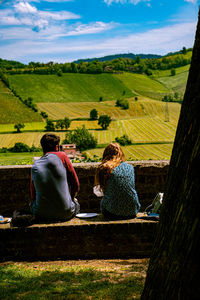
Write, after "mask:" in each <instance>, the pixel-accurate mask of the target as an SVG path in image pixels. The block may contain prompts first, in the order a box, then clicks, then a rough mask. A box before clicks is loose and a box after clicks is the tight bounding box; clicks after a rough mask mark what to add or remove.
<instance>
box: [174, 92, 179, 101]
mask: <svg viewBox="0 0 200 300" xmlns="http://www.w3.org/2000/svg"><path fill="white" fill-rule="evenodd" d="M174 98H175V100H179V99H180V95H179V93H178V92H175V93H174Z"/></svg>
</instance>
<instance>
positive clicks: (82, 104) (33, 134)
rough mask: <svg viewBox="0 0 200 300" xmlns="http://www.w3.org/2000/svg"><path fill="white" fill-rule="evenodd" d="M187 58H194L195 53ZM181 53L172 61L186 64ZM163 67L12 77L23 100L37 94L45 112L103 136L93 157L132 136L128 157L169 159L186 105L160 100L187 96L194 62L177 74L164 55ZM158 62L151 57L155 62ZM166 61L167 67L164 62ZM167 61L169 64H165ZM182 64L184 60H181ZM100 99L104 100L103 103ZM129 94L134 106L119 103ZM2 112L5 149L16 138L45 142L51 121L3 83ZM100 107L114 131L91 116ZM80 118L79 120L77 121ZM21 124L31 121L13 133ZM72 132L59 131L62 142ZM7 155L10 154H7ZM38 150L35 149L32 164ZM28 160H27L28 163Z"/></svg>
mask: <svg viewBox="0 0 200 300" xmlns="http://www.w3.org/2000/svg"><path fill="white" fill-rule="evenodd" d="M183 57H187V59H190V57H191V52H187V53H186V54H185V55H184V56H183ZM183 57H182V58H181V59H180V53H178V54H174V55H173V59H172V60H171V56H169V57H168V58H166V59H169V62H170V63H173V64H174V63H175V62H176V61H178V62H180V61H181V62H182V61H183ZM156 61H157V62H156V63H157V64H158V65H159V64H161V67H162V68H163V69H152V74H151V75H150V76H147V75H146V74H145V73H144V72H143V73H142V74H139V73H133V72H125V71H123V72H114V73H102V74H81V73H62V74H61V75H58V74H51V75H39V74H15V75H11V74H10V75H9V74H8V78H9V83H10V86H11V88H12V89H14V90H15V91H16V93H17V94H18V95H19V96H20V97H21V98H22V99H23V100H25V99H27V98H28V97H32V98H33V101H34V103H36V104H37V107H38V109H39V111H45V112H47V114H48V116H49V118H51V119H53V120H57V119H63V118H64V117H66V116H67V117H69V118H70V119H72V123H71V126H70V128H69V130H74V129H75V128H77V127H80V126H82V125H85V126H86V128H87V129H88V130H90V132H91V133H92V134H93V135H94V136H95V137H96V138H97V141H98V145H99V146H98V148H96V149H91V150H88V151H86V153H87V155H88V157H91V158H92V157H93V156H100V157H101V156H102V153H103V149H104V147H105V145H107V144H108V143H110V142H112V141H114V140H115V138H116V137H120V136H122V135H124V134H127V135H128V137H129V138H130V139H131V141H132V145H130V146H126V147H123V150H124V152H125V155H126V157H127V158H128V159H135V160H137V159H138V160H139V159H169V158H170V155H171V151H172V147H173V141H174V136H175V132H176V126H177V122H178V117H179V112H180V108H181V105H180V104H179V103H173V102H170V103H165V102H163V101H159V100H161V99H162V98H163V96H164V95H169V94H171V95H173V94H174V92H178V93H180V95H183V93H184V91H185V87H186V81H187V77H188V71H189V64H188V65H183V66H180V67H176V68H175V75H174V76H171V70H170V69H165V67H166V65H167V63H166V61H165V60H164V61H163V58H160V59H157V60H156ZM153 62H154V61H153V60H150V63H151V64H152V63H153ZM163 62H165V63H166V65H165V64H164V63H163ZM162 63H163V65H162ZM178 64H179V63H178ZM100 97H102V98H103V101H99V100H100ZM121 98H125V99H127V100H128V102H129V109H127V110H123V109H121V108H120V107H116V106H115V103H116V100H117V99H121ZM0 101H1V107H0V109H1V115H2V116H3V117H2V118H1V120H0V124H1V125H0V133H1V140H0V148H2V147H11V146H13V145H14V144H15V143H16V142H23V143H26V144H28V145H29V146H32V145H33V144H34V145H35V146H39V141H40V138H41V136H42V135H43V134H44V129H45V128H44V127H45V123H44V122H42V120H41V118H40V116H39V114H38V113H34V112H33V111H31V110H30V109H29V108H27V107H26V106H25V105H24V104H23V103H22V102H21V101H19V99H18V98H16V97H14V95H13V94H12V93H11V92H10V90H9V89H8V88H7V87H5V86H4V84H3V83H2V82H1V84H0ZM12 105H13V107H12ZM94 108H96V110H97V111H98V115H99V116H100V115H103V114H108V115H110V116H111V118H112V122H111V124H110V126H109V128H108V130H102V129H101V127H100V126H99V125H98V122H97V121H91V120H89V116H90V111H91V110H92V109H94ZM74 119H79V120H74ZM16 122H23V123H25V128H24V129H23V130H22V131H23V132H22V133H19V134H17V133H15V134H13V130H14V124H15V123H16ZM65 133H66V131H56V134H58V135H60V137H61V141H62V140H63V139H64V137H65ZM1 155H5V158H6V155H7V154H6V153H2V154H0V156H1ZM32 156H33V154H31V153H30V163H31V162H32ZM26 162H27V161H26Z"/></svg>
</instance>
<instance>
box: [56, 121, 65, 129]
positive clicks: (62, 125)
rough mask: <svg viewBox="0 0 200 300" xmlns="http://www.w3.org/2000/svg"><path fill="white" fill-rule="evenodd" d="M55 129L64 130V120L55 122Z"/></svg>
mask: <svg viewBox="0 0 200 300" xmlns="http://www.w3.org/2000/svg"><path fill="white" fill-rule="evenodd" d="M55 127H56V129H59V128H60V129H61V130H62V129H63V128H64V120H57V121H56V125H55Z"/></svg>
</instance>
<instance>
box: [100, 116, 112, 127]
mask: <svg viewBox="0 0 200 300" xmlns="http://www.w3.org/2000/svg"><path fill="white" fill-rule="evenodd" d="M110 123H111V117H110V116H108V115H102V116H100V117H99V120H98V124H99V125H100V126H101V127H102V129H103V130H106V129H107V128H108V126H109V125H110Z"/></svg>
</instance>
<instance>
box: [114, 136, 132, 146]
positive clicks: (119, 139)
mask: <svg viewBox="0 0 200 300" xmlns="http://www.w3.org/2000/svg"><path fill="white" fill-rule="evenodd" d="M115 141H116V142H117V143H119V144H120V145H121V146H125V145H131V140H130V139H129V137H128V136H127V135H126V134H124V135H122V136H121V137H116V138H115Z"/></svg>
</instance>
